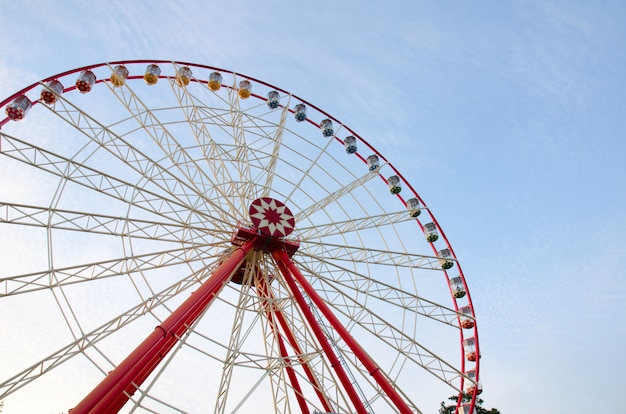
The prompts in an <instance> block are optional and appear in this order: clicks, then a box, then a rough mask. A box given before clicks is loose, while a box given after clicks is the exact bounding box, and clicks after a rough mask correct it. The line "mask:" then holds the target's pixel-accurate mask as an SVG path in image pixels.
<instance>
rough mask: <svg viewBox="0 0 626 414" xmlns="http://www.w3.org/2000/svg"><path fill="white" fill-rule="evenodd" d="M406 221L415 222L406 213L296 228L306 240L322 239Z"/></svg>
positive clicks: (400, 212)
mask: <svg viewBox="0 0 626 414" xmlns="http://www.w3.org/2000/svg"><path fill="white" fill-rule="evenodd" d="M407 221H415V218H413V217H411V216H410V215H409V214H408V213H407V212H406V211H399V212H394V213H386V214H379V215H372V216H369V217H359V218H354V219H351V220H344V221H333V222H331V223H327V224H320V225H315V226H307V227H298V235H299V236H300V237H301V238H302V239H304V240H308V239H310V238H312V237H316V238H320V239H323V238H324V237H328V236H334V235H338V234H345V233H350V232H357V231H359V230H367V229H374V228H379V227H383V226H387V225H391V224H397V223H402V222H407Z"/></svg>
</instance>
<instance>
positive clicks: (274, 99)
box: [267, 91, 280, 109]
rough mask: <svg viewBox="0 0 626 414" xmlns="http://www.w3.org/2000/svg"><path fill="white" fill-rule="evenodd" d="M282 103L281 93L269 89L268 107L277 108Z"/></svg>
mask: <svg viewBox="0 0 626 414" xmlns="http://www.w3.org/2000/svg"><path fill="white" fill-rule="evenodd" d="M279 105H280V95H279V94H278V91H269V92H268V93H267V107H268V108H270V109H276V108H278V106H279Z"/></svg>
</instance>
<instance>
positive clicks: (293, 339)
mask: <svg viewBox="0 0 626 414" xmlns="http://www.w3.org/2000/svg"><path fill="white" fill-rule="evenodd" d="M263 284H264V285H265V286H266V287H265V288H266V289H267V283H265V282H264V283H263ZM265 294H266V295H267V296H269V297H270V298H272V299H274V297H273V295H272V292H271V291H270V290H268V291H267V293H265ZM274 316H275V318H276V319H277V320H278V324H279V325H280V327H281V328H282V330H283V332H284V333H285V336H286V337H287V341H289V344H290V345H291V347H292V348H293V349H294V350H295V351H296V353H297V354H298V355H302V354H303V353H304V352H303V351H302V348H301V347H300V344H299V343H298V340H297V339H296V336H295V335H294V333H293V332H292V330H291V327H290V326H289V323H288V322H287V319H286V318H285V315H283V313H282V312H280V311H277V312H275V313H274ZM299 362H300V364H301V365H302V368H303V369H304V372H305V374H306V376H307V378H308V380H309V382H310V383H311V385H312V386H313V388H314V389H315V393H316V394H317V396H318V398H319V399H320V402H321V403H322V406H323V407H324V410H325V411H326V412H328V413H330V412H333V409H332V407H331V405H330V402H329V400H328V397H327V396H326V395H324V393H323V388H322V385H321V384H320V382H319V380H318V379H317V377H316V376H315V373H314V372H313V370H312V369H311V367H310V366H309V364H308V363H307V362H305V361H304V360H303V359H302V358H300V360H299Z"/></svg>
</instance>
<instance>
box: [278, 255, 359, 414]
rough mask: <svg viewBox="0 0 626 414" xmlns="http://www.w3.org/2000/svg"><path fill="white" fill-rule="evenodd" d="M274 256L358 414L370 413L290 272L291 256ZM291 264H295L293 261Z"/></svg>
mask: <svg viewBox="0 0 626 414" xmlns="http://www.w3.org/2000/svg"><path fill="white" fill-rule="evenodd" d="M272 256H273V257H274V260H275V261H276V265H277V266H278V269H280V272H281V273H282V275H283V276H284V278H285V281H286V282H287V285H288V286H289V290H291V294H292V295H293V297H294V298H295V300H296V302H297V303H298V305H299V306H300V309H301V310H302V313H303V314H304V317H305V318H306V319H307V322H308V324H309V326H310V327H311V330H312V331H313V333H314V334H315V337H316V338H317V341H318V342H319V344H320V346H321V347H322V350H323V351H324V353H325V354H326V356H327V357H328V361H329V362H330V366H331V367H332V368H333V369H334V370H335V373H336V374H337V377H338V378H339V381H340V382H341V384H342V385H343V387H344V389H345V390H346V393H347V394H348V397H349V398H350V401H352V404H354V407H355V409H356V412H357V413H358V414H368V413H367V410H366V409H365V406H364V405H363V401H361V398H360V397H359V394H358V393H357V392H356V390H355V389H354V385H353V384H352V382H351V381H350V378H349V377H348V374H346V371H345V370H344V369H343V367H342V366H341V361H339V358H337V355H335V352H334V351H333V349H332V347H331V346H330V343H329V342H328V338H327V337H326V335H325V334H324V331H323V329H322V328H321V326H320V325H319V323H318V322H317V320H316V319H315V316H314V315H313V312H312V311H311V309H310V308H309V305H308V304H307V303H306V301H305V300H304V296H302V293H300V290H299V289H298V286H297V285H296V280H295V279H294V278H295V277H296V275H294V274H293V271H291V272H290V270H291V267H289V263H291V261H290V260H289V256H288V255H287V253H286V252H285V251H283V250H274V251H272ZM291 264H292V265H293V263H291ZM292 267H295V266H292ZM296 270H297V269H296ZM298 273H299V272H298Z"/></svg>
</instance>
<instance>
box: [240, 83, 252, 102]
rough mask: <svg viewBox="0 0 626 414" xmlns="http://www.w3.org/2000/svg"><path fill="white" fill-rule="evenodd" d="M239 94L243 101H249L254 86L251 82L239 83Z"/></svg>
mask: <svg viewBox="0 0 626 414" xmlns="http://www.w3.org/2000/svg"><path fill="white" fill-rule="evenodd" d="M237 94H238V95H239V97H240V98H241V99H248V98H249V97H250V95H251V94H252V84H251V83H250V81H247V80H242V81H241V82H239V89H237Z"/></svg>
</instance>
